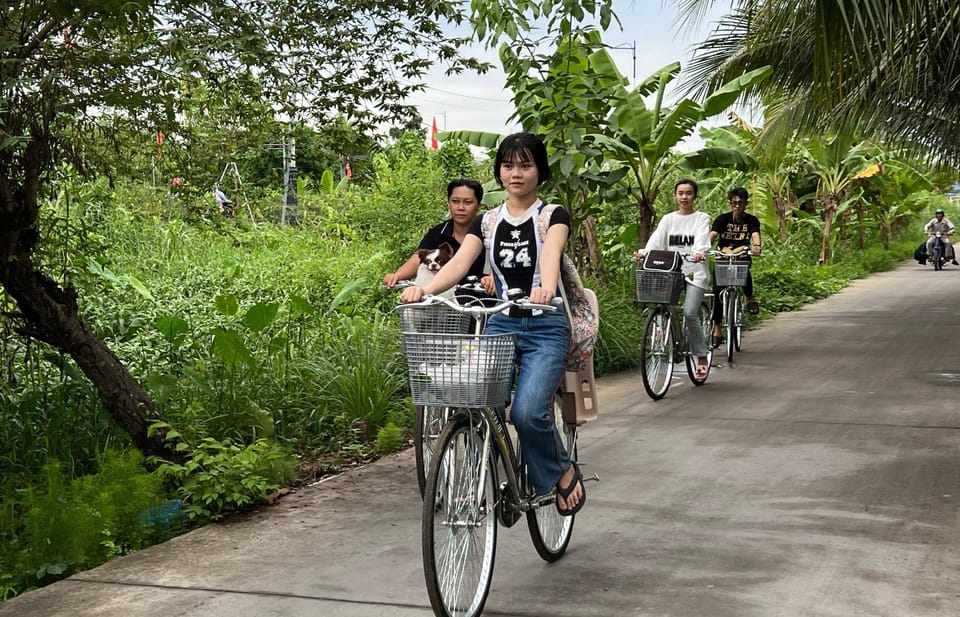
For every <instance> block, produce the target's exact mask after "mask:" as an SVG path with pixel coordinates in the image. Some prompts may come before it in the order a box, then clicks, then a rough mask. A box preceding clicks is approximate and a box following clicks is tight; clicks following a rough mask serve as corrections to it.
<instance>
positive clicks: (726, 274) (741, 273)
mask: <svg viewBox="0 0 960 617" xmlns="http://www.w3.org/2000/svg"><path fill="white" fill-rule="evenodd" d="M713 269H714V275H715V276H716V278H717V287H743V286H744V285H746V284H747V275H748V274H749V273H750V262H749V261H741V262H737V261H730V260H726V261H717V262H716V263H715V264H714V268H713Z"/></svg>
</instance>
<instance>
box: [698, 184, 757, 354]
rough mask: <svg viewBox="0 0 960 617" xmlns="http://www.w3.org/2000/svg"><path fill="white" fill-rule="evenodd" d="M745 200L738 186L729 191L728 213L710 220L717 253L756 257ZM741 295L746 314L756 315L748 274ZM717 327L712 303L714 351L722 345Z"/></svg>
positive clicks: (719, 317)
mask: <svg viewBox="0 0 960 617" xmlns="http://www.w3.org/2000/svg"><path fill="white" fill-rule="evenodd" d="M749 199H750V193H748V192H747V189H745V188H743V187H742V186H738V187H736V188H733V189H730V191H729V192H728V193H727V202H728V203H729V204H730V211H729V212H724V213H723V214H721V215H720V216H718V217H717V218H715V219H713V226H712V227H711V229H710V243H711V244H712V243H713V241H714V240H717V250H720V251H724V252H731V251H733V252H736V251H737V250H738V249H740V248H741V247H747V248H748V249H749V253H750V254H751V255H759V254H760V245H761V241H760V219H758V218H757V217H755V216H753V215H752V214H748V213H747V201H748V200H749ZM713 293H714V297H715V298H719V297H720V289H719V288H717V286H716V285H714V288H713ZM743 293H744V295H745V296H746V297H747V312H748V313H750V314H751V315H756V314H757V313H759V312H760V305H759V304H757V301H756V300H755V299H754V298H753V274H752V273H750V271H749V270H748V271H747V282H746V284H745V285H744V286H743ZM721 323H723V305H722V304H721V303H720V302H716V301H715V302H714V303H713V341H711V342H712V344H713V346H714V347H718V346H719V345H720V343H721V342H723V330H722V329H721V328H720V324H721Z"/></svg>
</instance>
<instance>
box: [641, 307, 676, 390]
mask: <svg viewBox="0 0 960 617" xmlns="http://www.w3.org/2000/svg"><path fill="white" fill-rule="evenodd" d="M640 361H641V364H640V376H641V377H642V378H643V388H644V389H645V390H646V391H647V395H648V396H650V398H652V399H653V400H655V401H659V400H660V399H662V398H663V397H664V396H665V395H666V394H667V390H669V389H670V380H671V379H673V331H672V330H671V324H670V314H669V313H668V312H667V310H666V309H664V308H660V307H658V308H656V309H654V310H653V312H652V313H650V316H649V317H647V323H645V324H644V325H643V339H642V340H641V341H640Z"/></svg>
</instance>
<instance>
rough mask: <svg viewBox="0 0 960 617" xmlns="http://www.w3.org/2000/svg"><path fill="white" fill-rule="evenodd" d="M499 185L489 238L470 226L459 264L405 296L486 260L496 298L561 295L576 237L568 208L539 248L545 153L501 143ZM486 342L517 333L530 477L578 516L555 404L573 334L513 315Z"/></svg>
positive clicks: (520, 418)
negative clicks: (563, 262)
mask: <svg viewBox="0 0 960 617" xmlns="http://www.w3.org/2000/svg"><path fill="white" fill-rule="evenodd" d="M493 175H494V178H496V180H497V184H499V185H500V186H502V187H503V188H504V189H506V192H507V200H506V201H505V202H504V203H503V204H502V205H501V206H499V208H497V210H496V215H495V216H496V222H495V224H494V225H493V226H492V231H489V236H488V237H484V229H483V225H482V224H481V219H479V218H478V219H477V220H475V221H474V222H473V224H472V225H471V226H470V229H469V231H468V233H467V237H466V238H465V239H464V241H463V244H462V246H461V247H460V250H459V251H457V254H456V255H454V256H453V259H452V260H451V261H450V262H449V263H448V264H447V265H446V266H444V267H443V268H442V269H441V270H440V272H439V273H438V274H437V276H436V278H434V279H433V281H432V282H431V283H429V284H428V285H426V287H424V288H420V287H409V288H407V289H405V290H404V292H403V295H402V296H401V298H402V300H403V301H404V302H416V301H418V300H419V299H420V297H421V296H422V295H423V294H425V293H427V294H436V293H439V292H442V291H444V290H446V289H448V288H450V287H452V286H453V285H454V284H456V283H457V281H459V280H460V279H461V278H462V277H463V275H464V274H465V273H466V272H467V271H468V269H469V268H470V264H471V263H473V262H474V261H475V260H477V259H478V258H480V257H482V256H483V253H484V251H485V250H486V253H487V259H488V260H489V263H490V265H491V267H492V269H493V275H494V280H495V282H496V291H497V295H498V296H499V297H500V298H504V297H505V294H506V290H507V289H514V288H517V289H521V290H522V291H523V293H525V294H526V295H527V296H528V297H529V299H530V301H531V302H532V303H535V304H549V303H550V301H551V300H553V298H554V296H556V295H557V293H558V285H559V283H560V257H561V255H562V254H563V249H564V245H565V244H566V242H567V236H568V235H569V233H570V215H569V214H568V213H567V211H566V210H565V209H564V208H562V207H557V208H556V209H554V210H553V213H552V214H551V216H550V221H548V222H546V224H547V225H548V228H547V232H546V238H545V241H544V242H543V243H542V244H541V242H540V235H539V234H538V233H537V223H538V216H539V214H540V210H541V208H542V207H543V205H544V204H543V202H542V201H541V200H540V199H539V198H538V197H537V189H538V187H539V186H540V185H541V184H543V183H545V182H547V181H548V180H549V179H550V165H549V163H548V161H547V149H546V147H545V146H544V144H543V142H542V141H541V140H540V138H539V137H537V136H536V135H532V134H530V133H515V134H513V135H509V136H507V137H506V138H504V140H503V141H502V142H501V143H500V147H499V148H498V149H497V155H496V158H495V160H494V164H493ZM485 333H486V334H503V333H515V334H516V335H517V346H516V362H517V364H518V365H519V368H520V372H519V376H518V378H517V388H516V392H515V394H514V397H513V406H512V407H511V409H510V419H511V421H512V422H513V425H514V427H515V428H516V430H517V435H518V437H519V440H520V448H521V451H522V452H523V458H524V460H525V461H526V464H527V473H528V476H529V478H530V481H531V482H532V484H533V487H534V489H535V490H536V492H537V494H538V495H545V494H547V493H549V492H550V491H551V490H552V489H553V488H554V487H556V489H557V502H556V506H557V510H559V511H560V513H561V514H563V515H570V514H574V513H575V512H577V511H578V510H579V509H580V508H581V507H582V506H583V504H584V502H585V501H586V491H585V490H584V487H583V477H582V475H581V473H580V470H579V469H578V468H577V465H576V464H575V463H572V462H571V460H570V457H569V454H568V453H567V451H566V450H565V448H564V446H563V441H562V440H561V437H560V433H559V431H558V430H557V427H556V423H555V421H554V416H553V413H552V412H553V396H554V392H555V391H556V389H557V387H558V386H559V384H560V380H561V379H562V378H563V374H564V371H565V369H566V365H567V352H568V349H569V337H570V327H569V324H568V323H567V318H566V315H565V312H564V311H563V310H558V311H552V312H548V311H537V310H529V309H519V308H511V309H510V311H509V312H508V313H497V314H496V315H493V316H492V317H490V319H489V321H488V323H487V327H486V330H485Z"/></svg>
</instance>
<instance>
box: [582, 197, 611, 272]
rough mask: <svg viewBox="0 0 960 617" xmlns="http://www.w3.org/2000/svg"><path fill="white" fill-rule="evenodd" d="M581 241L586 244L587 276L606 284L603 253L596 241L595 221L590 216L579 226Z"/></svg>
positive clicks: (598, 242) (594, 218)
mask: <svg viewBox="0 0 960 617" xmlns="http://www.w3.org/2000/svg"><path fill="white" fill-rule="evenodd" d="M581 229H582V230H583V239H584V241H586V243H587V262H588V263H587V269H586V271H587V274H588V275H589V276H591V277H593V278H595V279H597V280H599V281H603V282H606V280H607V273H606V270H605V269H604V267H603V253H602V252H601V251H600V241H599V240H598V239H597V219H596V217H595V216H593V215H592V214H591V215H590V216H588V217H587V218H585V219H583V223H582V224H581Z"/></svg>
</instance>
